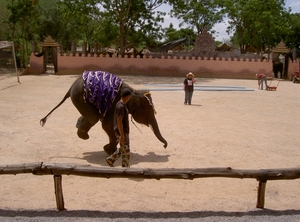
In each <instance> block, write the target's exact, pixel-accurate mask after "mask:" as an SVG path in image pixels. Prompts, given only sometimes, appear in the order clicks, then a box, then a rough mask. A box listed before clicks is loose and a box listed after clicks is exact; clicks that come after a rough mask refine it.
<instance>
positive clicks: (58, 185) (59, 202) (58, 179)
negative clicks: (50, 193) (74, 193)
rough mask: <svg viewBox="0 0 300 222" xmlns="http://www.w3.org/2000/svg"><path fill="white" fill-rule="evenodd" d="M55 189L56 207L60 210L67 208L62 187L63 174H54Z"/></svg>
mask: <svg viewBox="0 0 300 222" xmlns="http://www.w3.org/2000/svg"><path fill="white" fill-rule="evenodd" d="M53 178H54V190H55V198H56V207H57V209H58V210H64V209H65V203H64V196H63V189H62V176H61V175H54V176H53Z"/></svg>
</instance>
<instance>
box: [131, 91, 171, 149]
mask: <svg viewBox="0 0 300 222" xmlns="http://www.w3.org/2000/svg"><path fill="white" fill-rule="evenodd" d="M127 108H128V111H129V113H130V114H131V115H132V117H133V119H134V120H135V121H136V122H138V123H141V124H144V125H146V126H149V127H150V128H151V129H152V131H153V133H154V135H155V136H156V137H157V139H158V140H159V141H161V142H162V143H163V144H164V147H165V148H166V147H167V146H168V142H167V141H166V140H165V139H164V138H163V136H162V135H161V133H160V130H159V127H158V124H157V121H156V118H155V114H156V111H155V109H154V105H153V102H152V97H151V94H150V93H149V92H148V91H144V90H134V91H133V93H132V95H131V99H130V100H129V102H128V103H127Z"/></svg>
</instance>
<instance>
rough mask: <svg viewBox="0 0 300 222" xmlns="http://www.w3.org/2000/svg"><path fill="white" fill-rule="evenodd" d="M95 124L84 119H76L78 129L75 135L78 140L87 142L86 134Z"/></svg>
mask: <svg viewBox="0 0 300 222" xmlns="http://www.w3.org/2000/svg"><path fill="white" fill-rule="evenodd" d="M94 125H95V124H91V123H90V122H89V121H88V120H87V119H86V118H85V117H83V116H81V117H79V118H78V120H77V123H76V127H77V128H78V130H77V135H78V137H79V138H81V139H83V140H87V139H89V138H90V136H89V134H88V132H89V130H90V129H91V128H92V126H94Z"/></svg>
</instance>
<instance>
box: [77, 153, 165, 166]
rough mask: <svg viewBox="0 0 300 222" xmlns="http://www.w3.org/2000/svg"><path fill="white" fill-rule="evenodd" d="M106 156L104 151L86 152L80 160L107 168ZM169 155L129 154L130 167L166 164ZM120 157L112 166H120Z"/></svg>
mask: <svg viewBox="0 0 300 222" xmlns="http://www.w3.org/2000/svg"><path fill="white" fill-rule="evenodd" d="M107 157H108V156H107V154H106V153H105V152H104V151H95V152H86V153H83V157H82V158H81V159H83V160H86V161H87V162H88V163H90V164H97V165H101V166H108V165H107V163H106V161H105V158H107ZM169 157H170V155H157V154H155V153H154V152H148V153H147V154H146V155H140V154H138V153H134V152H130V165H131V166H133V165H136V164H138V163H140V162H168V161H169ZM121 159H122V158H121V157H120V158H119V159H118V160H117V161H116V162H115V164H114V166H116V167H118V166H121Z"/></svg>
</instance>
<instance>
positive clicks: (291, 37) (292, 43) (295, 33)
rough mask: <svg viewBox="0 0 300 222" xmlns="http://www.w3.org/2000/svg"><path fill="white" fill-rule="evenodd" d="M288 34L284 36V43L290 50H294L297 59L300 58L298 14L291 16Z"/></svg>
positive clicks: (299, 21) (299, 19)
mask: <svg viewBox="0 0 300 222" xmlns="http://www.w3.org/2000/svg"><path fill="white" fill-rule="evenodd" d="M289 27H290V33H288V34H287V35H286V36H285V39H286V41H285V43H286V45H288V46H289V47H290V48H291V49H292V48H294V47H295V48H296V50H297V54H298V57H300V35H299V33H300V13H295V14H291V22H290V26H289Z"/></svg>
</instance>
